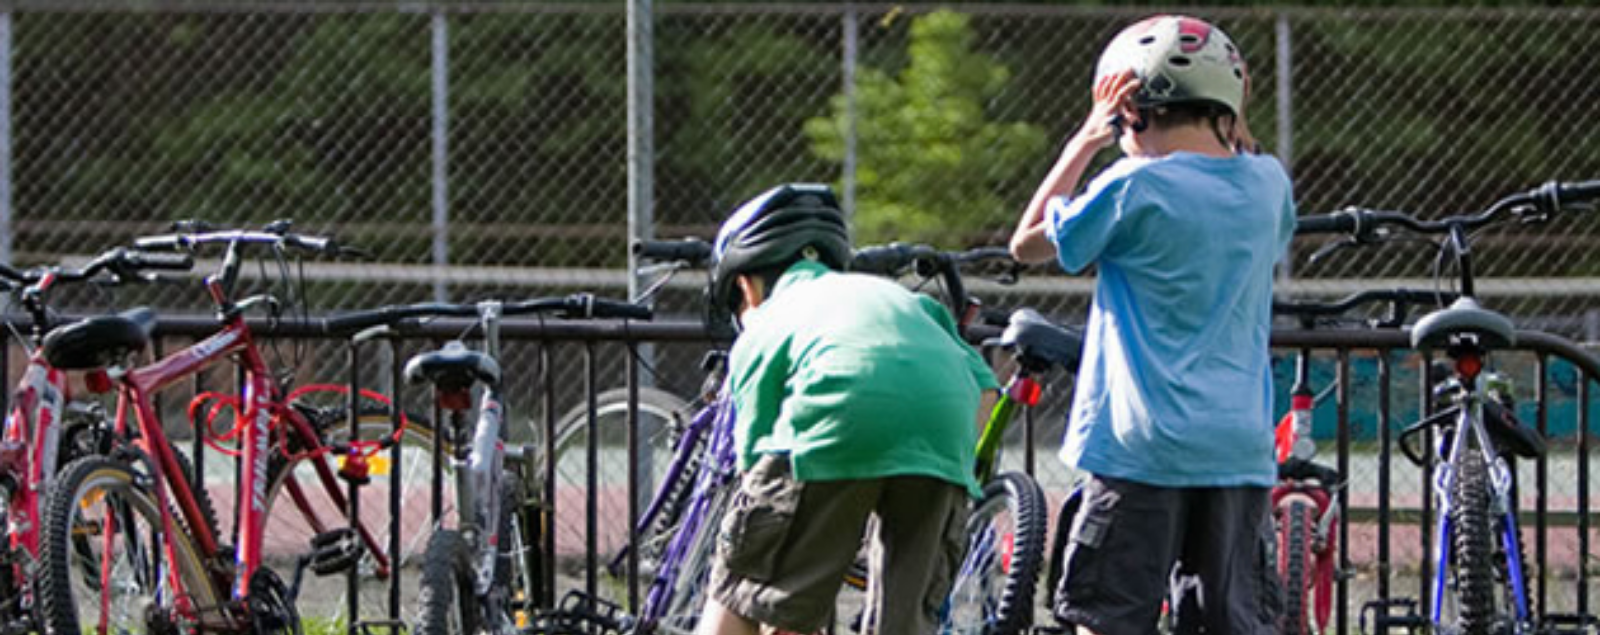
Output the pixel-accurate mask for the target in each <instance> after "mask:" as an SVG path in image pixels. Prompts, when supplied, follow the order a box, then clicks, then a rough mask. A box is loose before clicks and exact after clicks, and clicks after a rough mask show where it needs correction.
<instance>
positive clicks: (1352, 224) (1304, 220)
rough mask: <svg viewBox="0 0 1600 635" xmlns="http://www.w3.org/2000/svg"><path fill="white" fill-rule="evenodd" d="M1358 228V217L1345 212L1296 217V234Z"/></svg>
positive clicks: (1333, 231)
mask: <svg viewBox="0 0 1600 635" xmlns="http://www.w3.org/2000/svg"><path fill="white" fill-rule="evenodd" d="M1355 230H1356V217H1355V216H1354V215H1352V214H1348V213H1344V212H1335V213H1333V214H1318V215H1313V216H1301V217H1299V218H1297V219H1295V226H1294V233H1295V235H1296V236H1303V235H1308V234H1341V233H1350V232H1354V231H1355Z"/></svg>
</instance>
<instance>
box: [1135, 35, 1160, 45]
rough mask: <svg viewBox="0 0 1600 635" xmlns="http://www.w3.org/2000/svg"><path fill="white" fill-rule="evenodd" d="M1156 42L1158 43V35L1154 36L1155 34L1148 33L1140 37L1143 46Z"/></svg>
mask: <svg viewBox="0 0 1600 635" xmlns="http://www.w3.org/2000/svg"><path fill="white" fill-rule="evenodd" d="M1155 43H1156V36H1154V35H1146V36H1144V37H1142V38H1139V44H1140V45H1141V46H1150V45H1151V44H1155Z"/></svg>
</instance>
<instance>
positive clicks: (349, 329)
mask: <svg viewBox="0 0 1600 635" xmlns="http://www.w3.org/2000/svg"><path fill="white" fill-rule="evenodd" d="M480 310H481V309H480V305H478V304H448V303H442V302H422V303H417V304H405V305H397V306H386V307H382V308H378V309H373V310H370V311H360V312H356V313H347V314H345V315H340V316H335V317H331V318H328V320H327V321H326V322H325V323H324V325H323V330H324V332H326V333H354V332H357V331H361V330H363V329H367V328H370V327H374V326H379V325H384V324H395V323H398V322H400V321H402V320H406V319H410V318H420V317H477V316H478V315H479V314H480V313H479V312H480ZM500 311H501V313H502V314H503V315H531V314H536V313H557V314H560V316H561V317H562V318H565V319H569V320H572V319H578V320H590V319H626V320H649V319H651V318H652V317H653V313H652V312H651V310H650V307H647V306H644V305H640V304H633V303H630V302H622V301H619V300H608V299H605V298H597V297H594V295H592V294H588V293H575V294H573V295H569V296H566V297H562V298H536V299H533V300H524V301H521V302H510V303H506V304H503V305H501V308H500Z"/></svg>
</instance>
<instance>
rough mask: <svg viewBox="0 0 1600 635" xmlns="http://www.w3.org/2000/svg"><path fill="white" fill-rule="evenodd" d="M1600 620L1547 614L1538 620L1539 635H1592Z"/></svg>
mask: <svg viewBox="0 0 1600 635" xmlns="http://www.w3.org/2000/svg"><path fill="white" fill-rule="evenodd" d="M1597 626H1600V619H1597V618H1596V617H1595V616H1593V615H1588V614H1580V613H1547V614H1545V616H1544V618H1543V619H1541V620H1539V629H1538V631H1537V632H1538V633H1539V635H1592V634H1593V633H1594V632H1595V629H1596V627H1597Z"/></svg>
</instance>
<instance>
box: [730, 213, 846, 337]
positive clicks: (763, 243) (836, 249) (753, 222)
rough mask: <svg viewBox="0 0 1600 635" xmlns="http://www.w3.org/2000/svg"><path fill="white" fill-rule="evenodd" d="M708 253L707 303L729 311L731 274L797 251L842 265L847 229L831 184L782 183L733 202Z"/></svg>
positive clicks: (735, 297)
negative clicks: (712, 263)
mask: <svg viewBox="0 0 1600 635" xmlns="http://www.w3.org/2000/svg"><path fill="white" fill-rule="evenodd" d="M807 248H810V249H811V252H808V251H807ZM813 252H814V253H813ZM711 254H712V258H713V259H714V260H715V261H716V266H715V267H713V268H712V270H711V298H710V301H711V305H712V307H714V309H716V310H718V311H721V310H726V311H728V312H730V314H731V313H736V312H737V311H738V309H739V299H740V297H739V294H738V292H737V291H736V290H735V289H734V282H733V281H734V279H735V278H737V277H738V276H740V275H741V274H747V273H752V272H756V271H761V270H763V269H768V268H771V267H775V266H778V265H782V264H785V263H787V262H793V261H794V260H796V259H798V258H802V257H809V258H814V259H815V260H817V261H818V262H821V263H822V264H824V265H826V266H828V267H830V268H832V269H834V270H843V269H844V268H845V266H846V265H847V264H848V263H849V262H850V234H849V231H848V230H847V229H846V228H845V223H844V213H843V212H840V211H839V201H838V199H836V198H834V196H833V190H832V189H830V188H829V187H828V186H826V185H821V184H816V183H788V184H784V185H779V186H778V187H775V188H772V189H770V190H767V191H766V192H764V193H762V194H761V195H760V196H757V197H755V198H753V199H750V200H749V201H748V202H746V203H745V204H744V205H741V206H739V209H737V210H735V211H734V212H733V215H732V216H729V217H728V220H727V222H725V223H723V224H722V229H721V230H720V231H718V232H717V241H716V243H715V244H713V245H712V251H711Z"/></svg>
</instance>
